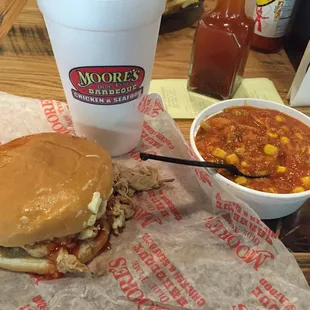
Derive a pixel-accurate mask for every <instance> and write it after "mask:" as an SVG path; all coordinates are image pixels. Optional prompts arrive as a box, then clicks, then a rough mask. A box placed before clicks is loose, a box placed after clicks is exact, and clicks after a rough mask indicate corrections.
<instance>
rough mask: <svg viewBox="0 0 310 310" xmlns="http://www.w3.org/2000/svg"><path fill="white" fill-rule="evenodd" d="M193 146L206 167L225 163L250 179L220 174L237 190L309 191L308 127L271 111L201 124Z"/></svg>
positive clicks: (233, 113)
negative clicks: (206, 162) (239, 188)
mask: <svg viewBox="0 0 310 310" xmlns="http://www.w3.org/2000/svg"><path fill="white" fill-rule="evenodd" d="M196 146H197V149H198V151H199V152H200V154H201V156H202V157H203V158H204V159H205V160H206V161H212V162H217V163H229V164H233V165H235V166H237V167H238V168H239V169H240V170H241V171H242V172H243V173H245V174H249V175H269V177H268V178H261V179H247V178H245V177H236V176H233V175H231V174H230V173H229V172H227V171H226V170H220V171H219V172H220V173H221V174H222V175H223V176H225V177H226V178H228V179H230V180H232V181H234V182H235V183H237V184H239V185H243V186H245V187H248V188H251V189H255V190H258V191H263V192H269V193H279V194H284V193H286V194H288V193H300V192H303V191H306V190H310V127H308V126H307V125H305V124H303V123H302V122H300V121H298V120H296V119H294V118H292V117H290V116H288V115H286V114H283V113H281V112H279V111H276V110H269V109H258V108H254V107H250V106H242V107H232V108H228V109H225V110H224V111H223V112H221V113H219V114H216V115H214V116H212V117H210V118H208V119H206V120H204V121H203V122H202V123H201V126H200V128H199V130H198V133H197V135H196Z"/></svg>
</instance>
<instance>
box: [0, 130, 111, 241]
mask: <svg viewBox="0 0 310 310" xmlns="http://www.w3.org/2000/svg"><path fill="white" fill-rule="evenodd" d="M112 182H113V171H112V159H111V157H110V155H109V153H108V152H107V151H106V150H104V149H103V148H101V147H100V146H99V145H98V144H96V143H95V142H91V141H89V140H86V139H84V138H78V137H73V136H70V135H66V134H58V133H42V134H35V135H30V136H26V137H22V138H18V139H16V140H13V141H11V142H9V143H7V144H4V145H1V146H0V211H1V212H0V245H2V246H6V247H14V246H23V245H26V244H31V243H34V242H39V241H44V240H48V239H52V238H55V237H56V238H59V237H64V236H67V235H70V234H76V233H78V232H80V231H81V230H83V229H84V228H85V222H87V221H88V219H89V217H90V216H91V215H93V213H92V212H91V211H90V210H89V209H88V204H89V203H90V202H91V201H92V198H93V193H95V192H99V193H100V196H101V198H102V200H108V198H109V195H110V194H111V191H112Z"/></svg>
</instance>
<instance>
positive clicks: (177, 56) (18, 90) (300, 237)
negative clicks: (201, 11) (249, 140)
mask: <svg viewBox="0 0 310 310" xmlns="http://www.w3.org/2000/svg"><path fill="white" fill-rule="evenodd" d="M209 1H210V2H213V1H212V0H209ZM208 5H212V3H211V4H210V3H209V2H207V3H206V6H208ZM194 29H195V28H194V27H189V28H186V29H183V30H181V31H178V32H175V33H170V34H165V35H161V36H160V38H159V42H158V47H157V53H156V60H155V66H154V72H153V78H154V79H161V78H186V77H187V72H188V66H189V59H190V53H191V48H192V39H193V34H194ZM0 68H1V69H0V90H1V91H4V92H8V93H12V94H15V95H20V96H27V97H34V98H41V99H56V100H61V101H64V100H65V95H64V92H63V89H62V85H61V82H60V79H59V74H58V71H57V68H56V64H55V60H54V57H53V52H52V49H51V46H50V43H49V39H48V34H47V32H46V29H45V25H44V21H43V18H42V16H41V14H40V12H39V10H38V8H37V5H36V2H35V0H28V3H27V4H26V6H25V8H24V9H23V11H22V13H21V14H20V16H19V18H18V20H17V21H16V23H15V24H14V26H13V28H12V29H11V31H10V32H9V34H8V35H7V36H6V37H5V38H4V40H3V41H2V42H1V44H0ZM294 74H295V72H294V70H293V67H292V65H291V64H290V62H289V59H288V57H287V55H286V54H285V52H284V51H281V52H279V53H277V54H272V55H264V54H259V53H255V52H251V53H250V57H249V60H248V63H247V67H246V72H245V77H248V78H251V77H267V78H269V79H271V80H272V81H273V82H274V84H275V86H276V88H277V90H278V92H279V93H280V95H281V97H282V99H283V100H284V101H285V102H286V103H287V100H286V95H287V93H288V91H289V88H290V85H291V83H292V80H293V78H294ZM298 110H300V111H302V112H304V113H306V114H307V115H309V116H310V107H306V108H301V109H298ZM177 123H178V125H179V126H180V128H181V130H182V132H183V134H184V136H185V138H186V139H187V140H188V138H189V128H190V124H191V121H189V120H183V121H181V120H178V121H177ZM309 207H310V203H309V202H308V203H307V204H306V205H305V206H303V207H302V209H301V210H300V211H299V212H296V213H295V214H293V215H291V216H288V217H287V218H284V219H281V220H276V221H268V222H266V223H267V225H269V226H270V227H271V228H272V229H274V231H276V232H277V234H278V235H279V238H280V239H282V241H283V242H284V244H285V245H286V246H287V247H288V248H289V249H290V250H292V251H293V252H295V253H294V255H295V257H296V259H297V261H298V263H299V265H300V267H301V268H302V270H303V272H304V274H305V276H306V278H307V280H308V283H310V253H309V252H310V225H309V223H310V208H309ZM308 225H309V227H308Z"/></svg>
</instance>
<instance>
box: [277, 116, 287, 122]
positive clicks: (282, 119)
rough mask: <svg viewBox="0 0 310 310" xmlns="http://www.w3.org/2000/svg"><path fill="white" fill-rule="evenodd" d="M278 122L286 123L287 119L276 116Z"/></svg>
mask: <svg viewBox="0 0 310 310" xmlns="http://www.w3.org/2000/svg"><path fill="white" fill-rule="evenodd" d="M276 121H277V122H279V123H284V122H285V118H284V117H282V116H281V115H277V116H276Z"/></svg>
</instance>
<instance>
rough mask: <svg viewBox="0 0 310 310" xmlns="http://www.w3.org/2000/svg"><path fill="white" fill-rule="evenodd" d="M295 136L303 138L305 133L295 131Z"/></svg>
mask: <svg viewBox="0 0 310 310" xmlns="http://www.w3.org/2000/svg"><path fill="white" fill-rule="evenodd" d="M295 136H296V137H297V138H298V139H299V140H303V138H304V137H303V135H302V134H301V133H300V132H295Z"/></svg>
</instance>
